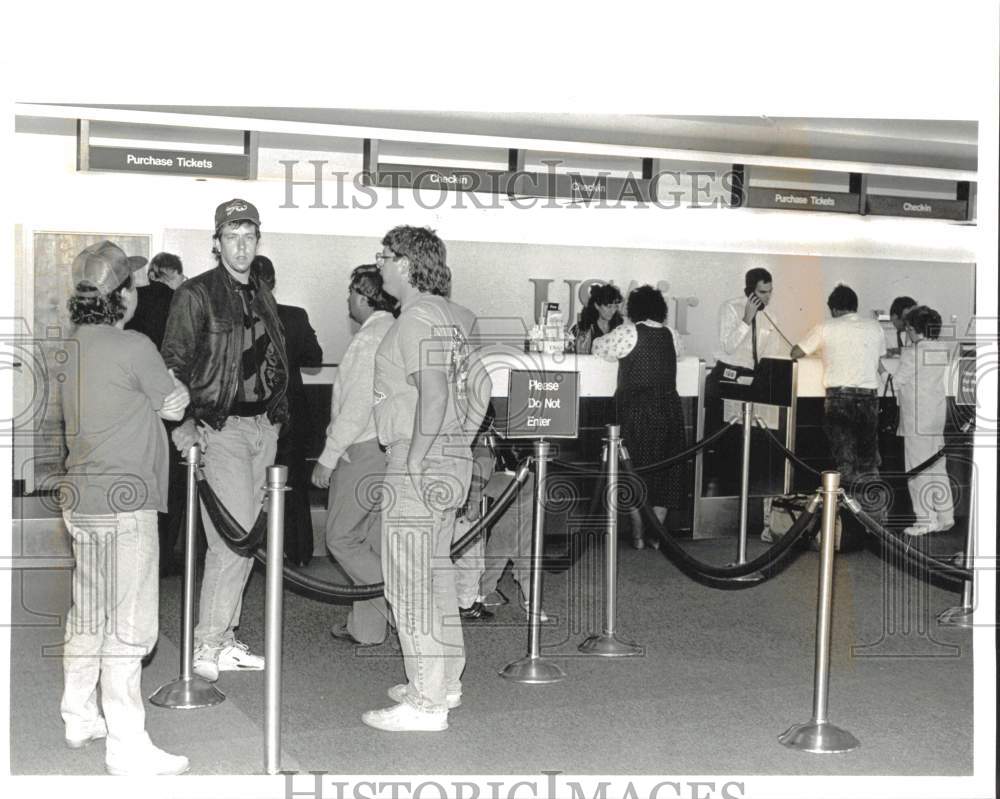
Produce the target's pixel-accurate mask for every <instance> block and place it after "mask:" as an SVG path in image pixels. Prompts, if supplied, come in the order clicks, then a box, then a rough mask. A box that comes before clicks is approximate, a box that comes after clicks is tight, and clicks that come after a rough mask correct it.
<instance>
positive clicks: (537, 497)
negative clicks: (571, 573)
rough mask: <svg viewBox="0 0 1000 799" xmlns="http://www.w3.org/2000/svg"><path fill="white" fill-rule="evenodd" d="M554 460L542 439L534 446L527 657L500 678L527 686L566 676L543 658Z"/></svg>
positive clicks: (518, 661) (507, 666) (557, 667)
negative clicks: (550, 482)
mask: <svg viewBox="0 0 1000 799" xmlns="http://www.w3.org/2000/svg"><path fill="white" fill-rule="evenodd" d="M551 457H552V445H551V444H550V443H549V442H548V441H544V440H542V439H539V440H538V441H536V442H535V493H534V512H533V514H532V519H531V590H530V592H529V596H528V608H529V610H528V654H527V655H526V656H525V657H523V658H521V659H520V660H515V661H514V662H513V663H508V664H507V665H506V666H505V667H504V668H503V669H502V670H501V671H500V672H499V674H500V676H501V677H503V678H504V679H507V680H512V681H513V682H520V683H526V684H528V685H545V684H547V683H553V682H559V681H560V680H561V679H563V678H564V677H565V676H566V672H564V671H563V670H562V669H561V668H559V666H558V665H556V664H555V663H553V662H552V661H551V660H548V659H546V658H543V657H542V656H541V633H540V627H541V615H542V558H543V556H544V548H545V499H546V496H547V494H546V492H547V487H546V473H547V471H548V462H549V460H550V459H551Z"/></svg>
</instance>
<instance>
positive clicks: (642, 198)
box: [511, 172, 656, 203]
mask: <svg viewBox="0 0 1000 799" xmlns="http://www.w3.org/2000/svg"><path fill="white" fill-rule="evenodd" d="M511 193H512V194H520V195H523V196H525V197H552V198H559V199H567V200H579V201H590V202H607V203H619V202H621V201H623V200H624V201H631V202H644V203H651V202H653V201H654V200H656V188H655V184H654V182H653V180H651V179H647V178H637V177H627V178H618V177H612V176H610V175H582V174H574V173H572V172H516V173H514V180H513V184H512V189H511Z"/></svg>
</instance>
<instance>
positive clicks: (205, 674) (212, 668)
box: [191, 646, 219, 682]
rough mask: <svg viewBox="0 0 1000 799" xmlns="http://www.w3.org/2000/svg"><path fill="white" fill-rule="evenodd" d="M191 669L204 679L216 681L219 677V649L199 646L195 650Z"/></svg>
mask: <svg viewBox="0 0 1000 799" xmlns="http://www.w3.org/2000/svg"><path fill="white" fill-rule="evenodd" d="M191 671H193V672H194V673H195V674H197V675H198V676H199V677H201V678H202V679H203V680H208V681H209V682H215V681H216V680H218V679H219V650H218V649H212V648H211V647H207V646H199V647H198V648H197V649H195V650H194V659H193V660H192V662H191Z"/></svg>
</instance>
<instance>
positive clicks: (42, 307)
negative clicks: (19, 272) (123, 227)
mask: <svg viewBox="0 0 1000 799" xmlns="http://www.w3.org/2000/svg"><path fill="white" fill-rule="evenodd" d="M25 239H27V240H26V241H25V242H24V244H25V245H26V246H28V247H30V253H29V254H28V255H27V257H25V258H24V262H25V263H26V264H31V266H32V269H31V274H30V280H31V282H30V285H28V282H27V281H25V284H24V285H22V291H21V296H20V300H21V303H20V309H19V310H20V315H21V319H20V320H19V322H20V329H21V330H22V331H23V332H24V333H25V334H26V335H27V337H28V339H27V341H25V342H24V344H22V347H21V348H22V349H23V350H24V351H25V356H26V357H24V358H23V359H22V360H23V363H22V366H21V368H20V369H19V370H17V372H15V374H16V375H17V377H15V388H14V391H15V400H16V404H17V406H18V407H20V408H21V413H19V415H18V417H17V421H16V424H15V429H14V431H13V432H14V434H15V435H14V441H15V448H14V479H15V481H20V482H21V483H22V490H23V491H24V492H25V493H33V492H35V491H44V490H45V485H46V482H47V481H48V480H50V479H51V478H52V477H53V476H58V475H59V474H61V473H62V470H63V460H64V458H65V453H66V445H65V441H64V429H65V426H66V423H65V420H64V419H63V418H62V410H61V402H60V392H61V388H62V381H63V380H64V379H65V366H66V364H67V362H68V359H70V358H72V357H74V352H75V346H74V341H73V325H72V324H71V322H70V318H69V310H68V308H67V304H66V303H67V300H68V299H69V297H70V295H71V294H72V291H73V277H72V273H71V270H72V266H73V259H74V258H75V257H76V256H77V255H78V254H79V253H80V251H81V250H83V249H84V248H85V247H88V246H89V245H91V244H95V243H97V242H99V241H103V240H104V239H109V240H111V241H113V242H115V243H116V244H117V245H118V246H119V247H121V248H122V249H123V250H124V251H125V252H126V253H127V254H128V255H141V256H143V257H145V258H149V254H150V247H151V241H152V237H151V236H150V235H144V234H134V233H130V234H121V233H80V232H67V231H50V230H37V231H34V232H33V233H32V235H31V236H30V239H28V237H25Z"/></svg>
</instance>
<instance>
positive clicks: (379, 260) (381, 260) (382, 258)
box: [375, 252, 404, 269]
mask: <svg viewBox="0 0 1000 799" xmlns="http://www.w3.org/2000/svg"><path fill="white" fill-rule="evenodd" d="M403 257H404V256H402V255H384V254H383V253H380V252H377V253H375V265H376V266H377V267H378V268H379V269H381V268H382V267H383V266H385V262H386V261H395V260H397V259H399V258H403Z"/></svg>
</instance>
